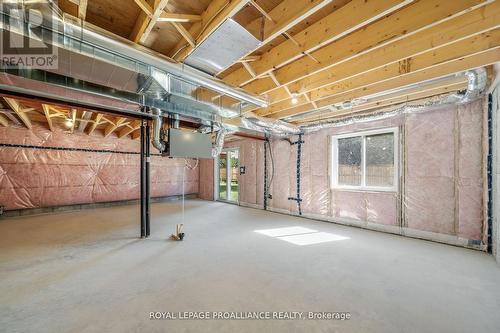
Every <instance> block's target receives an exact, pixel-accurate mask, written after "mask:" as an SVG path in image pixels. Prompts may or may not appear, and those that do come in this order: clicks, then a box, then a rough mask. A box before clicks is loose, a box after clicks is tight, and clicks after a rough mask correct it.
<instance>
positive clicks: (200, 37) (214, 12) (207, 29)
mask: <svg viewBox="0 0 500 333" xmlns="http://www.w3.org/2000/svg"><path fill="white" fill-rule="evenodd" d="M248 1H250V0H229V1H228V0H213V1H212V2H210V4H209V5H208V7H207V9H205V11H204V12H203V13H202V14H201V21H199V22H195V23H194V24H193V25H192V26H191V28H190V29H189V34H190V35H191V36H193V37H194V42H193V44H194V45H198V44H200V43H201V42H203V41H204V40H205V39H206V38H207V37H208V36H209V35H210V34H211V33H212V32H213V31H215V29H217V28H218V27H219V26H220V25H221V24H222V23H223V22H224V21H225V20H226V19H227V18H229V17H232V16H233V15H234V14H236V13H237V12H239V11H240V9H242V8H243V6H245V5H246V4H247V3H248ZM193 50H194V47H193V45H192V44H191V43H190V42H189V41H188V44H187V45H185V43H184V42H183V41H180V42H179V43H178V44H177V45H176V47H175V48H174V55H175V57H174V59H175V60H178V61H182V60H184V59H185V58H186V57H187V56H188V55H189V54H190V53H191V52H192V51H193Z"/></svg>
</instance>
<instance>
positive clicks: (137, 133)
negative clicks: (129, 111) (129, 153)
mask: <svg viewBox="0 0 500 333" xmlns="http://www.w3.org/2000/svg"><path fill="white" fill-rule="evenodd" d="M140 137H141V131H140V129H139V130H136V131H134V132H132V140H137V139H139V138H140Z"/></svg>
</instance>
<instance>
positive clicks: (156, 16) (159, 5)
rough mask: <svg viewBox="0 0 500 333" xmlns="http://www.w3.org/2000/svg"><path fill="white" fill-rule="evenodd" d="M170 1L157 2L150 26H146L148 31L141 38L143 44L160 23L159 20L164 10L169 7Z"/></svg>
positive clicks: (157, 0)
mask: <svg viewBox="0 0 500 333" xmlns="http://www.w3.org/2000/svg"><path fill="white" fill-rule="evenodd" d="M168 1H169V0H155V8H154V11H153V16H151V19H150V20H149V23H148V25H147V26H146V29H145V30H144V32H143V34H142V36H141V37H140V39H139V41H140V42H141V43H144V42H145V41H146V39H147V38H148V36H149V33H150V32H151V30H153V27H154V26H155V24H156V22H158V19H159V18H160V16H161V14H162V13H163V10H164V9H165V7H166V6H167V4H168Z"/></svg>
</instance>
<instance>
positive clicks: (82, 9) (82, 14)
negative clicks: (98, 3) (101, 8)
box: [78, 0, 88, 21]
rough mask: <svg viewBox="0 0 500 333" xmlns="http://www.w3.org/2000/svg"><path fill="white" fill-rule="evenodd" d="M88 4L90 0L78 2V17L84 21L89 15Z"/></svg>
mask: <svg viewBox="0 0 500 333" xmlns="http://www.w3.org/2000/svg"><path fill="white" fill-rule="evenodd" d="M87 5H88V0H80V2H79V4H78V18H80V19H81V20H83V21H85V18H86V17H87Z"/></svg>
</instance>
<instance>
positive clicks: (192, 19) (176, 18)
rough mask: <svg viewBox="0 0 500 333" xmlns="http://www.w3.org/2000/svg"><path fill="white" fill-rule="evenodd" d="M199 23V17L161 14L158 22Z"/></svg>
mask: <svg viewBox="0 0 500 333" xmlns="http://www.w3.org/2000/svg"><path fill="white" fill-rule="evenodd" d="M197 21H201V15H191V14H175V13H168V12H165V11H164V12H163V13H161V16H160V18H159V19H158V22H197Z"/></svg>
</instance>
